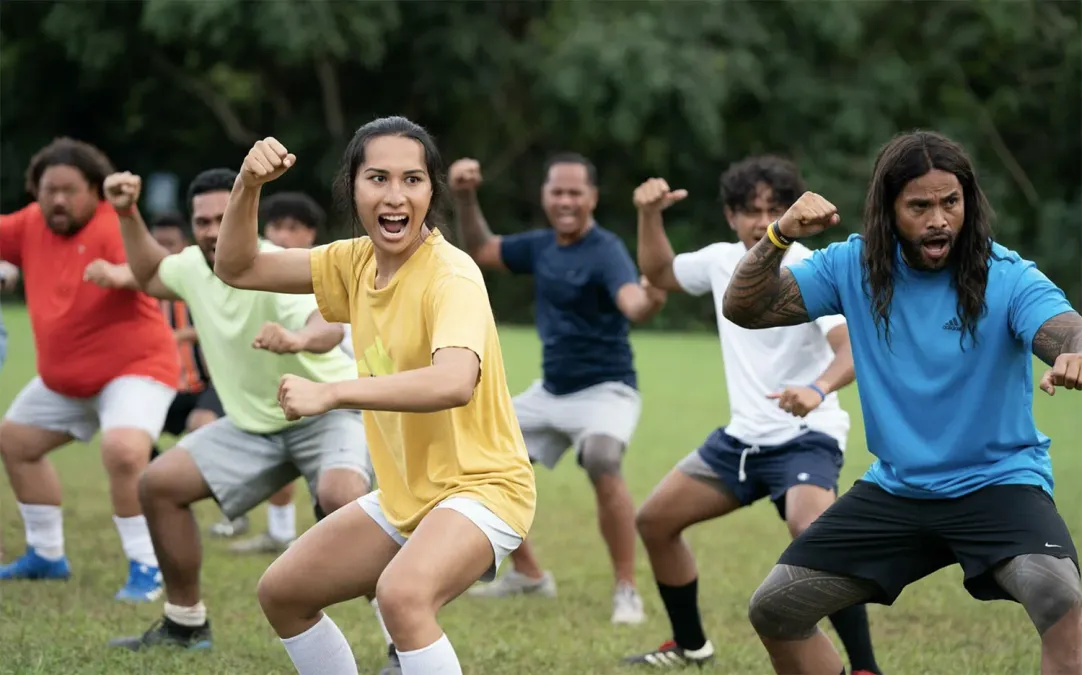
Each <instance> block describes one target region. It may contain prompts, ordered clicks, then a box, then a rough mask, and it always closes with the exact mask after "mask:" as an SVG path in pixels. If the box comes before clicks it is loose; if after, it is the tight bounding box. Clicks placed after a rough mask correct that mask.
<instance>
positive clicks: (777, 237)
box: [766, 220, 793, 251]
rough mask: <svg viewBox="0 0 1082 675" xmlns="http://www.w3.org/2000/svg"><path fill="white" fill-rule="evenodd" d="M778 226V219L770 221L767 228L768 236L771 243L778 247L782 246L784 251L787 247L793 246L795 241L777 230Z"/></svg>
mask: <svg viewBox="0 0 1082 675" xmlns="http://www.w3.org/2000/svg"><path fill="white" fill-rule="evenodd" d="M777 226H778V221H776V220H775V221H774V222H772V223H770V226H769V227H767V228H766V236H767V237H768V238H769V239H770V243H771V244H774V245H775V246H777V247H778V248H780V249H781V250H783V251H784V250H785V249H787V248H789V247H790V246H792V245H793V242H792V241H789V240H788V238H787V237H785V235H783V234H782V233H780V232H777V231H776V230H775V228H777ZM787 241H788V243H786V242H787Z"/></svg>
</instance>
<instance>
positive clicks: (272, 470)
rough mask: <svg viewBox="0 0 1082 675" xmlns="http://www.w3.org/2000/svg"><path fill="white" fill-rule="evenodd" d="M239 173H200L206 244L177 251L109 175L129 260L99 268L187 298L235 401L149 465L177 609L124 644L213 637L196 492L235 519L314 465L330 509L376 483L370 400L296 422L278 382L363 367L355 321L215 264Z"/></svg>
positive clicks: (337, 377)
mask: <svg viewBox="0 0 1082 675" xmlns="http://www.w3.org/2000/svg"><path fill="white" fill-rule="evenodd" d="M235 178H236V172H234V171H232V170H229V169H213V170H210V171H204V172H203V173H201V174H199V175H198V176H196V178H195V179H194V180H193V181H192V184H191V186H190V187H189V190H188V206H189V209H190V211H191V217H192V233H193V235H194V238H195V242H196V243H195V245H194V246H189V247H188V248H186V249H184V250H183V251H181V252H180V253H177V254H174V255H169V254H168V252H167V251H166V250H165V249H163V248H162V247H161V246H160V245H159V244H158V243H157V242H156V241H155V240H154V238H153V237H152V236H151V235H150V233H149V232H148V231H147V229H146V225H145V223H144V222H143V220H142V218H141V217H140V216H139V213H138V210H137V209H136V206H135V205H136V202H137V200H138V193H139V189H140V182H139V178H138V177H137V176H132V175H131V174H127V173H122V174H114V175H113V176H110V177H109V179H108V180H107V181H106V186H105V191H106V196H107V199H109V201H110V202H112V204H113V206H114V207H115V208H116V209H117V213H118V214H119V215H120V226H121V231H122V234H123V236H124V249H125V253H126V255H127V260H128V265H127V266H123V267H112V268H108V269H103V270H99V273H98V274H96V275H94V276H95V278H93V279H92V280H94V281H96V282H97V283H100V284H103V285H126V286H127V285H135V286H137V287H138V288H140V289H142V290H143V291H144V292H146V293H148V294H150V295H152V296H154V297H157V298H163V299H181V300H184V301H185V302H186V303H187V305H188V308H189V311H190V312H191V314H192V318H193V323H194V324H195V325H196V326H198V327H199V342H200V346H201V348H202V350H203V355H204V357H205V360H206V364H207V369H208V370H209V371H210V376H211V380H213V381H214V385H215V388H216V389H217V392H218V396H219V398H220V399H221V402H222V407H223V408H224V409H225V413H226V416H225V417H223V418H221V419H219V420H217V421H215V422H213V423H211V424H208V425H207V426H204V427H201V428H200V429H198V430H197V431H195V432H193V433H191V434H189V435H188V436H186V437H185V438H184V439H183V440H182V441H181V442H180V444H179V445H178V446H177V447H176V448H174V449H173V450H171V451H169V452H167V453H165V454H164V455H162V456H161V457H159V458H158V459H156V460H155V461H154V462H153V463H152V464H151V465H150V467H148V468H147V470H146V472H145V473H144V475H143V477H142V480H141V485H140V500H141V502H142V504H143V509H144V512H145V513H146V517H147V521H148V523H149V525H150V532H151V537H152V539H153V541H154V550H155V551H156V552H157V554H158V557H159V561H160V563H161V571H162V577H163V581H164V585H165V595H166V602H165V617H164V619H163V620H162V621H160V622H157V623H156V624H155V625H154V626H153V627H152V628H151V629H150V630H148V631H147V632H146V633H144V634H143V635H141V636H136V637H131V638H122V639H118V640H114V641H113V642H112V643H111V644H113V645H115V646H121V647H126V648H129V649H132V650H133V651H138V650H141V649H145V648H148V647H154V646H159V645H172V646H180V647H185V648H188V649H206V648H209V647H210V645H211V633H210V625H209V623H208V621H207V616H206V608H205V607H204V605H203V603H202V601H201V600H200V588H199V570H200V565H201V559H200V545H199V531H198V529H197V526H196V523H195V519H194V517H193V515H192V512H191V504H193V503H195V502H198V501H201V500H203V499H207V498H209V497H213V498H214V500H215V501H217V502H218V504H219V506H220V507H221V509H222V512H223V513H224V514H225V515H226V517H229V518H234V517H236V516H239V515H242V514H244V513H246V512H248V511H249V510H250V509H251V508H252V507H254V506H256V505H258V504H259V503H261V502H263V501H265V500H266V499H267V498H268V497H269V496H270V495H272V494H274V493H275V492H276V491H278V490H279V489H280V488H281V487H283V486H284V485H287V484H288V483H290V482H291V481H293V480H294V479H295V478H296V477H297V476H301V475H302V476H304V477H305V479H306V480H307V481H308V484H309V488H310V492H311V494H312V495H313V496H314V498H315V500H316V506H317V513H319V511H320V510H321V511H322V512H323V513H331V512H332V511H334V510H336V509H338V508H339V507H341V506H343V505H345V504H348V503H349V502H351V501H354V500H356V499H357V498H359V497H361V496H362V495H364V494H366V493H368V492H369V490H370V489H371V482H372V469H371V464H370V462H369V458H368V448H367V445H366V443H365V436H364V426H363V423H362V421H361V416H360V413H359V412H354V411H332V412H329V413H327V414H324V415H320V416H317V417H312V418H304V419H302V420H299V421H296V422H290V421H287V420H286V418H285V415H284V414H283V412H282V410H281V408H280V407H279V406H278V385H279V383H280V380H281V378H282V376H283V375H285V374H287V373H290V374H296V375H300V376H301V377H304V378H307V379H311V380H314V381H317V382H332V381H341V380H347V379H352V378H355V377H357V369H356V364H355V363H354V362H353V361H352V360H351V359H350V358H349V357H348V356H346V355H345V353H343V351H342V350H341V349H339V348H338V345H339V343H340V342H341V341H342V335H343V333H342V328H341V326H339V325H337V324H330V323H327V322H326V321H325V320H324V319H323V317H322V316H321V315H320V313H319V310H318V308H317V306H316V301H315V298H314V297H313V296H311V295H286V294H278V293H263V292H258V291H246V290H240V289H235V288H232V287H230V286H227V285H226V284H225V283H223V282H222V281H221V280H220V279H218V278H217V277H216V276H215V275H214V269H213V268H214V247H215V244H216V242H217V237H218V227H219V225H220V224H221V220H222V216H223V215H224V213H225V207H226V205H227V204H228V202H229V192H230V190H231V189H232V187H233V182H234V180H235ZM264 246H266V247H268V248H271V247H273V245H272V244H270V243H269V242H265V243H264Z"/></svg>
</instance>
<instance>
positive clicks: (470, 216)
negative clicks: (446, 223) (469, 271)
mask: <svg viewBox="0 0 1082 675" xmlns="http://www.w3.org/2000/svg"><path fill="white" fill-rule="evenodd" d="M455 225H456V230H457V231H456V234H457V235H458V240H459V241H460V242H462V245H463V246H465V248H466V251H468V252H470V253H474V252H476V251H477V250H479V249H480V248H481V247H482V246H484V244H485V242H486V241H488V240H489V239H491V238H492V231H491V230H489V229H488V223H487V222H486V221H485V216H484V214H482V213H481V205H480V204H479V203H478V202H477V194H476V193H474V192H467V193H464V194H459V195H456V196H455Z"/></svg>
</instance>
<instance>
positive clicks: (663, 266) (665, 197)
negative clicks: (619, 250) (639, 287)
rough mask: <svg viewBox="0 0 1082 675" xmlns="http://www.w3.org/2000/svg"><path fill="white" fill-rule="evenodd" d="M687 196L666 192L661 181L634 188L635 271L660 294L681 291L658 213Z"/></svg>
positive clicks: (671, 191)
mask: <svg viewBox="0 0 1082 675" xmlns="http://www.w3.org/2000/svg"><path fill="white" fill-rule="evenodd" d="M687 195H688V192H687V190H670V189H669V184H668V183H667V182H666V181H665V179H663V178H651V179H649V180H647V181H646V182H645V183H643V184H642V185H640V186H639V187H637V188H635V194H634V196H633V197H632V202H633V203H634V204H635V209H636V210H637V211H638V220H639V223H638V224H639V243H638V248H637V253H638V255H637V258H638V263H639V269H640V270H642V273H643V276H645V277H646V279H647V280H648V281H649V282H650V285H651V286H653V287H654V288H658V289H661V290H663V291H682V290H684V289H683V288H681V287H680V283H679V282H678V281H677V279H676V274H675V273H674V271H673V260H674V259H675V258H676V254H675V253H673V250H672V245H671V244H669V238H668V237H667V236H666V235H665V228H664V226H663V221H662V215H661V213H662V211H664V210H665V209H667V208H669V207H670V206H672V205H673V204H675V203H676V202H678V201H680V200H682V199H684V198H685V197H687Z"/></svg>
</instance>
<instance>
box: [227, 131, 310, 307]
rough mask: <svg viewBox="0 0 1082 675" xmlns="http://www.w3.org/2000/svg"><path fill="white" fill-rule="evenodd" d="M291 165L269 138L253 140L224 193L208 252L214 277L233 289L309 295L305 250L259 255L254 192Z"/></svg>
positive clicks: (282, 149) (291, 159) (291, 160)
mask: <svg viewBox="0 0 1082 675" xmlns="http://www.w3.org/2000/svg"><path fill="white" fill-rule="evenodd" d="M294 162H296V157H294V156H293V155H292V154H290V153H289V152H288V151H287V150H286V149H285V146H283V145H282V144H281V143H279V142H278V141H277V140H275V139H274V138H269V137H268V138H265V139H263V140H261V141H256V144H255V145H254V146H252V149H251V150H249V151H248V155H247V156H246V157H245V158H244V165H243V166H242V167H241V170H240V174H239V175H238V176H237V180H236V182H235V183H234V184H233V190H232V191H231V192H230V194H229V204H228V205H227V206H226V207H225V214H224V215H223V216H222V226H221V229H220V230H219V231H218V244H217V246H216V248H215V251H214V273H215V274H216V275H218V277H219V278H220V279H221V280H222V281H224V282H225V283H227V284H229V285H230V286H233V287H235V288H246V289H251V290H258V291H271V292H274V293H311V292H312V265H311V262H310V254H309V252H308V250H307V249H285V250H277V251H260V248H259V193H260V191H261V190H262V189H263V184H264V183H267V182H270V181H272V180H274V179H275V178H278V177H279V176H281V175H282V174H283V173H285V172H286V170H288V169H289V167H291V166H293V164H294Z"/></svg>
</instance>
